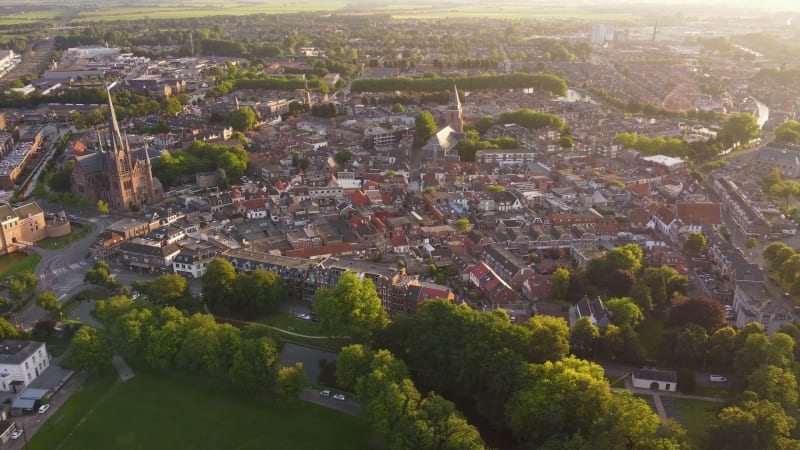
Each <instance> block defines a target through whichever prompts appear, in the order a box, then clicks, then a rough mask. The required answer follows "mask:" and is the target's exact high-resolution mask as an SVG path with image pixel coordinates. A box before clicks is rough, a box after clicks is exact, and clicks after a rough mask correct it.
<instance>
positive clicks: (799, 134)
mask: <svg viewBox="0 0 800 450" xmlns="http://www.w3.org/2000/svg"><path fill="white" fill-rule="evenodd" d="M775 142H778V143H788V144H800V122H798V121H796V120H787V121H786V122H784V123H782V124H780V125H779V126H777V127H776V128H775Z"/></svg>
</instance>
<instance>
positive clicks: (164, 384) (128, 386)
mask: <svg viewBox="0 0 800 450" xmlns="http://www.w3.org/2000/svg"><path fill="white" fill-rule="evenodd" d="M369 440H370V433H369V430H368V428H367V426H366V424H364V423H363V421H362V420H361V419H360V418H358V417H352V416H349V415H346V414H344V413H340V412H337V411H333V410H329V409H326V408H323V407H321V406H317V405H313V404H310V403H305V402H285V401H273V400H261V399H254V398H253V396H249V395H245V394H243V393H241V392H238V391H236V390H234V389H232V388H231V387H230V386H228V385H226V383H218V382H214V380H211V379H208V378H202V377H192V376H189V375H184V374H158V375H156V374H151V373H147V372H144V373H142V372H140V371H137V373H136V377H135V378H133V379H132V380H130V381H128V382H126V383H119V382H113V381H111V380H110V379H104V380H101V381H91V382H89V383H88V384H87V385H86V386H85V387H83V388H82V389H81V390H80V391H78V392H77V393H76V394H75V395H74V396H73V397H72V398H71V399H70V400H69V401H68V402H67V403H66V404H65V405H63V406H62V407H61V408H60V409H59V411H57V412H56V413H55V414H54V415H53V417H51V418H50V419H49V421H48V422H47V423H46V424H45V425H44V426H43V427H42V428H41V430H40V431H39V432H38V433H37V434H36V436H35V437H34V438H33V440H32V441H31V445H30V449H31V450H52V449H62V450H70V449H76V450H83V449H87V448H114V449H143V448H153V449H156V448H170V449H179V448H185V449H189V448H191V449H222V448H228V449H244V448H248V449H256V448H265V449H266V448H268V449H271V450H281V449H286V450H294V449H312V448H325V449H332V450H336V449H342V450H349V449H369V448H373V446H372V445H371V444H370V442H369Z"/></svg>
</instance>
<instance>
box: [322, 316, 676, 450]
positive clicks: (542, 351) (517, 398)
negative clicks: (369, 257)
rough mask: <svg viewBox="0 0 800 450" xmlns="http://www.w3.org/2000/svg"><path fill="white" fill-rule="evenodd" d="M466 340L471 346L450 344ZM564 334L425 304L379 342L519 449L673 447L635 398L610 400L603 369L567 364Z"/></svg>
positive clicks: (540, 319) (537, 324) (539, 322)
mask: <svg viewBox="0 0 800 450" xmlns="http://www.w3.org/2000/svg"><path fill="white" fill-rule="evenodd" d="M465 336H469V344H468V345H454V344H453V343H454V342H461V341H463V339H464V337H465ZM568 336H569V331H568V328H567V324H566V322H565V321H564V320H563V319H558V318H554V317H549V316H537V317H534V318H532V319H531V320H530V321H529V322H527V323H526V324H525V325H523V326H518V325H514V324H512V323H511V322H510V321H509V319H508V315H507V314H505V313H504V312H502V311H496V312H493V313H488V314H484V313H479V312H476V311H474V310H472V309H469V308H464V307H460V306H456V305H453V304H451V303H449V302H444V301H432V302H427V303H425V304H424V305H423V306H422V307H421V309H420V310H419V311H418V312H417V314H416V315H415V316H413V317H409V318H400V319H396V320H394V321H392V322H391V323H390V324H389V326H388V327H387V328H386V330H385V331H384V332H383V333H382V335H380V336H379V338H378V343H379V344H380V345H382V346H385V347H386V348H388V349H389V350H390V351H392V352H393V353H394V354H396V355H397V356H398V357H400V358H401V359H402V360H404V361H405V362H406V363H407V364H408V367H409V369H410V370H411V373H412V374H413V375H414V378H415V379H416V380H417V381H418V382H419V383H421V384H424V385H426V386H430V387H431V388H433V389H434V390H435V391H436V392H441V393H444V394H445V395H447V396H453V397H456V398H464V399H474V400H475V401H476V403H477V408H478V411H479V412H480V413H481V414H482V415H483V416H484V417H485V418H486V419H487V420H489V421H490V422H491V423H493V424H494V425H495V426H496V427H498V428H500V429H508V430H510V431H511V432H513V434H514V435H515V436H516V437H517V438H519V439H520V441H521V442H523V443H524V445H525V447H526V448H564V445H566V444H565V443H569V444H575V445H578V446H579V447H576V448H580V445H579V443H588V442H591V443H592V445H593V448H631V449H652V448H661V445H663V444H666V443H670V444H673V445H678V443H679V439H678V438H677V437H675V436H672V435H671V434H670V433H669V432H668V430H667V429H666V428H660V426H659V420H658V417H657V416H656V415H655V414H654V413H653V412H652V411H651V410H650V409H649V407H648V406H647V405H646V403H644V402H643V401H642V400H641V399H636V398H634V397H633V396H631V395H628V394H618V393H612V392H611V390H610V388H609V386H608V382H607V381H606V379H605V378H604V376H603V369H602V368H601V367H600V366H598V365H595V364H593V363H590V362H587V361H582V360H578V359H575V358H567V357H566V356H567V354H568V352H569V341H568ZM443 349H447V350H446V351H443ZM345 361H347V359H345V360H343V361H342V362H343V363H345ZM344 365H345V366H347V364H346V363H345V364H344ZM356 365H357V364H356ZM337 370H340V369H337ZM342 370H344V369H342ZM350 379H352V376H351V377H350ZM631 411H635V413H634V414H630V415H629V414H628V413H630V412H631ZM570 448H571V447H570Z"/></svg>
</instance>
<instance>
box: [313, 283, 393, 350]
mask: <svg viewBox="0 0 800 450" xmlns="http://www.w3.org/2000/svg"><path fill="white" fill-rule="evenodd" d="M314 311H316V312H317V315H318V316H319V318H320V319H321V321H322V328H323V329H324V330H326V331H328V332H333V333H340V334H345V335H351V336H354V337H358V338H361V339H366V338H369V337H370V336H372V335H373V334H374V333H375V332H376V331H378V330H381V329H383V328H384V327H385V326H386V323H387V322H388V319H387V317H386V311H385V310H384V309H383V306H382V304H381V299H380V297H378V292H377V291H376V290H375V285H374V284H373V283H372V280H370V279H369V278H365V279H364V280H363V281H362V280H359V279H358V278H357V277H356V276H355V274H353V273H352V272H345V273H343V274H342V275H341V276H340V277H339V281H338V282H337V283H336V286H335V287H334V288H333V289H327V288H324V289H320V290H318V291H317V293H316V294H315V295H314Z"/></svg>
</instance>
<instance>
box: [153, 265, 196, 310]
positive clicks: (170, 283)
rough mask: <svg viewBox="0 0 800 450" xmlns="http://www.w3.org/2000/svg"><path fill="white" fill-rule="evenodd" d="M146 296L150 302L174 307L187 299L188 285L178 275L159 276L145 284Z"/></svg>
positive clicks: (184, 279)
mask: <svg viewBox="0 0 800 450" xmlns="http://www.w3.org/2000/svg"><path fill="white" fill-rule="evenodd" d="M146 290H147V295H148V297H149V298H150V300H151V301H154V302H156V303H165V304H168V305H175V304H177V303H178V302H180V301H181V300H185V299H186V298H188V297H189V295H190V294H189V284H188V283H187V281H186V278H184V277H182V276H180V275H178V274H171V273H170V274H166V275H161V276H159V277H158V278H156V279H155V280H153V281H151V282H150V283H148V284H147V288H146Z"/></svg>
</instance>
